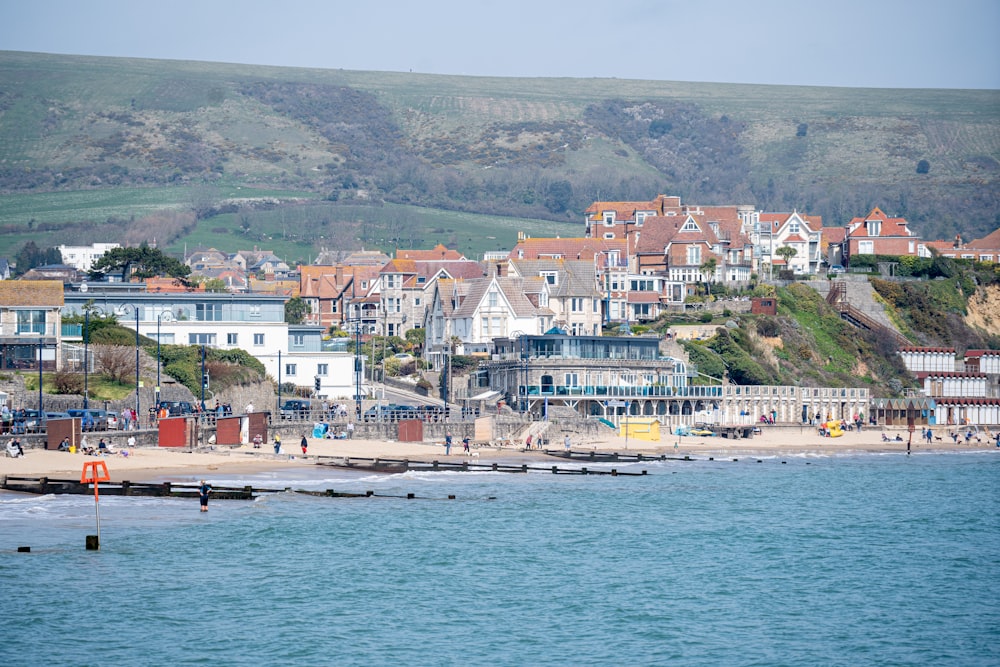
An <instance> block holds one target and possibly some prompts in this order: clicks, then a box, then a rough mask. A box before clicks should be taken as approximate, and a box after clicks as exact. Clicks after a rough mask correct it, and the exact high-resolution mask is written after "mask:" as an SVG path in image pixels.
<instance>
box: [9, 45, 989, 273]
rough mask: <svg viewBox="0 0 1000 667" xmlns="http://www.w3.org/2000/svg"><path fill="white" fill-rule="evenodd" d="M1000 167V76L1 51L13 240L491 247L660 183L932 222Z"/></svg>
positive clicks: (977, 215) (985, 209)
mask: <svg viewBox="0 0 1000 667" xmlns="http://www.w3.org/2000/svg"><path fill="white" fill-rule="evenodd" d="M921 161H926V162H925V164H923V165H922V166H923V167H926V169H920V171H926V173H918V164H921ZM998 179H1000V91H969V90H966V91H963V90H876V89H846V88H819V87H782V86H752V85H736V84H706V83H676V82H658V81H632V80H619V79H542V78H538V79H523V78H486V77H466V76H440V75H422V74H412V73H387V72H352V71H343V70H315V69H295V68H275V67H259V66H243V65H230V64H218V63H199V62H181V61H157V60H136V59H117V58H95V57H82V56H80V57H77V56H57V55H44V54H33V53H20V52H0V232H2V233H0V255H4V254H12V250H13V249H16V248H17V247H19V246H20V245H21V244H22V243H23V242H24V241H25V240H26V239H27V238H29V237H30V238H34V239H35V240H36V242H40V244H46V243H56V242H83V241H88V240H113V239H114V240H118V239H121V240H129V241H133V240H142V239H147V240H150V239H152V238H153V237H154V236H155V237H156V238H157V241H158V242H159V243H162V244H163V245H165V246H166V247H171V248H179V247H182V246H183V244H184V243H196V242H211V243H214V244H216V245H225V243H223V242H224V241H232V243H231V244H230V245H229V247H230V248H235V247H237V246H241V247H242V246H246V245H247V244H248V243H261V242H262V243H267V244H268V245H270V246H274V245H276V244H283V245H281V246H280V248H281V250H282V251H283V252H284V253H285V255H286V257H287V258H288V259H292V260H295V259H303V260H304V259H308V258H309V257H310V256H315V254H316V252H318V250H319V249H320V248H324V247H325V248H332V249H350V248H354V247H359V246H361V245H365V246H366V247H376V246H377V247H381V248H383V249H386V250H391V249H392V248H393V247H405V246H408V245H426V244H428V243H434V242H438V241H441V242H444V243H446V244H449V245H451V246H453V247H457V248H459V249H461V250H463V251H465V252H469V253H479V252H482V251H483V250H487V249H493V248H497V247H503V246H509V245H510V244H511V243H512V242H513V240H514V238H515V235H516V232H517V231H518V229H524V230H525V231H527V232H528V233H530V234H533V235H538V234H552V235H555V234H561V235H567V234H578V233H580V231H581V227H582V226H581V224H580V221H581V219H582V215H581V212H582V210H583V209H584V208H585V207H586V206H587V205H588V204H589V203H590V202H591V201H593V200H596V199H604V200H616V199H648V198H651V197H653V196H655V195H656V194H659V193H666V194H677V195H680V196H681V197H682V198H683V200H685V201H691V202H695V203H704V204H717V203H751V204H756V205H757V206H758V207H760V208H762V209H765V210H772V211H776V210H791V209H798V210H801V211H806V212H809V213H811V214H819V215H822V216H823V218H824V222H825V223H826V224H827V225H840V224H843V223H845V222H846V221H847V220H849V219H850V218H851V217H853V216H855V215H862V214H864V213H866V212H867V211H868V210H869V209H870V208H871V207H872V206H874V205H879V206H881V207H882V208H883V209H885V210H886V211H887V212H889V213H891V214H892V215H900V216H904V217H906V218H907V219H908V220H909V221H910V222H911V226H912V228H913V229H914V230H916V231H917V233H919V234H921V235H922V236H923V237H924V238H930V239H936V238H950V237H952V236H953V235H954V234H955V233H961V234H962V235H963V237H965V238H972V237H976V236H982V235H984V234H986V233H988V232H989V231H992V230H993V229H995V228H996V227H997V226H1000V188H998ZM436 211H449V212H450V213H449V214H448V215H447V216H445V215H444V214H439V213H436ZM150 216H152V217H150ZM227 216H228V217H227ZM491 216H496V217H491ZM438 218H440V219H438ZM518 219H526V222H524V223H523V224H521V223H520V222H518ZM448 230H451V231H448ZM484 230H485V231H486V232H489V231H491V230H495V233H484ZM98 237H100V238H98ZM105 237H106V238H105ZM488 237H495V238H488Z"/></svg>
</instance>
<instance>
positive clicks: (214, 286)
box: [199, 278, 229, 292]
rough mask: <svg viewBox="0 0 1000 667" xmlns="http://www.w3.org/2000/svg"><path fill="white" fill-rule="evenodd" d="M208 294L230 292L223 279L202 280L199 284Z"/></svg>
mask: <svg viewBox="0 0 1000 667" xmlns="http://www.w3.org/2000/svg"><path fill="white" fill-rule="evenodd" d="M199 284H200V285H201V286H202V288H203V289H204V290H205V291H206V292H228V291H229V288H228V287H226V281H225V280H223V279H222V278H202V280H201V282H200V283H199Z"/></svg>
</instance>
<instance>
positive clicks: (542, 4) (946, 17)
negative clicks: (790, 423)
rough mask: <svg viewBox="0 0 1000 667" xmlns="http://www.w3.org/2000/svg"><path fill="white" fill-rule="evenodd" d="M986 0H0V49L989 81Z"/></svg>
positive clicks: (993, 8) (704, 75)
mask: <svg viewBox="0 0 1000 667" xmlns="http://www.w3.org/2000/svg"><path fill="white" fill-rule="evenodd" d="M998 34H1000V0H836V1H834V2H829V1H826V0H572V1H567V0H504V1H503V2H497V1H492V2H486V1H482V0H423V2H415V1H413V0H350V1H349V2H345V1H343V0H326V1H323V0H284V1H282V2H274V1H266V0H171V1H169V2H162V1H161V2H157V3H155V4H154V3H152V2H146V1H144V0H31V1H30V2H29V1H26V0H0V50H8V51H38V52H44V53H63V54H76V55H100V56H125V57H138V58H158V59H171V60H204V61H212V62H229V63H247V64H258V65H276V66H291V67H317V68H323V69H338V68H342V69H351V70H375V71H401V72H405V71H413V72H421V73H433V74H462V75H471V76H503V77H573V78H589V77H615V78H619V79H652V80H661V81H705V82H722V83H760V84H787V85H808V86H845V87H864V88H985V89H1000V38H998Z"/></svg>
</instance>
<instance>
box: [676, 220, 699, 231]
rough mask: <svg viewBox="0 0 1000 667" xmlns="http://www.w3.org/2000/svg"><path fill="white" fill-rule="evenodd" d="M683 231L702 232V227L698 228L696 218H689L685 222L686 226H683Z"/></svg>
mask: <svg viewBox="0 0 1000 667" xmlns="http://www.w3.org/2000/svg"><path fill="white" fill-rule="evenodd" d="M681 231H682V232H700V231H701V229H699V228H698V223H697V222H695V221H694V219H692V218H688V219H687V221H686V222H685V223H684V226H683V227H681Z"/></svg>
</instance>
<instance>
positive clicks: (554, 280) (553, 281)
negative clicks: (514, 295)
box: [538, 271, 559, 285]
mask: <svg viewBox="0 0 1000 667" xmlns="http://www.w3.org/2000/svg"><path fill="white" fill-rule="evenodd" d="M538 275H539V276H540V277H542V278H545V282H547V283H548V284H550V285H558V284H559V272H558V271H539V272H538Z"/></svg>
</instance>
